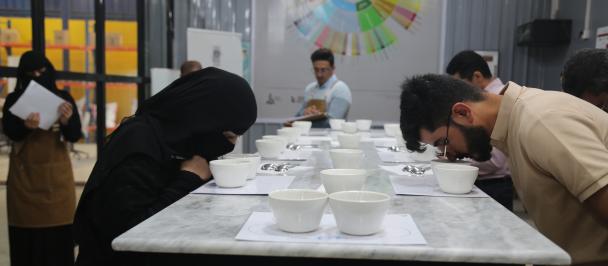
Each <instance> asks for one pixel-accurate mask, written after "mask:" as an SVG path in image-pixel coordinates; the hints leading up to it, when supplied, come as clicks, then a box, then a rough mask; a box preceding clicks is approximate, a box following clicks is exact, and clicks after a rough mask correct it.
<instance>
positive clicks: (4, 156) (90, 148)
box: [0, 144, 533, 266]
mask: <svg viewBox="0 0 608 266" xmlns="http://www.w3.org/2000/svg"><path fill="white" fill-rule="evenodd" d="M75 149H76V150H78V151H82V152H84V154H82V155H83V156H80V157H79V156H76V154H74V153H72V166H73V168H74V179H75V181H76V195H77V199H80V194H81V193H82V188H83V185H84V183H85V182H86V180H87V178H88V177H89V174H90V173H91V170H92V169H93V166H94V165H95V161H96V160H97V147H96V146H95V144H76V145H75ZM84 155H88V157H87V156H84ZM7 173H8V150H7V149H6V148H3V149H0V266H9V265H10V261H9V253H8V252H9V249H8V225H7V221H6V186H5V184H6V176H7ZM513 204H514V208H515V214H516V215H517V216H519V217H520V218H522V219H523V220H525V221H527V222H528V223H529V224H530V225H533V224H532V222H531V221H530V220H529V219H528V217H527V215H526V213H525V211H524V209H523V207H522V205H521V203H520V202H519V201H518V200H515V201H514V203H513Z"/></svg>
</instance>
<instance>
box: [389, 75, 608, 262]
mask: <svg viewBox="0 0 608 266" xmlns="http://www.w3.org/2000/svg"><path fill="white" fill-rule="evenodd" d="M400 108H401V121H400V122H401V130H402V131H403V132H404V137H405V140H406V141H407V142H406V145H407V148H408V149H410V150H421V147H420V146H421V144H420V143H419V142H420V141H421V142H423V143H427V144H432V145H435V146H437V147H438V148H439V149H440V150H445V151H446V156H447V157H448V158H449V159H451V160H454V159H458V158H465V157H469V158H473V159H475V160H477V161H485V160H488V159H490V158H491V151H492V146H494V147H496V148H497V149H499V150H501V151H502V152H504V153H505V154H506V155H507V156H508V158H509V166H510V168H511V174H512V175H511V176H512V179H513V184H514V185H515V189H516V191H517V193H518V195H519V197H520V199H521V200H522V203H523V205H524V206H525V208H526V209H527V211H528V213H529V215H530V217H531V218H532V220H533V221H534V223H535V224H536V227H537V228H538V230H539V231H540V232H541V233H543V234H544V235H545V236H547V237H548V238H549V239H551V240H552V241H553V242H555V243H556V244H557V245H559V246H560V247H561V248H563V249H564V250H566V251H567V252H568V253H569V254H570V256H571V257H572V262H573V264H578V265H582V264H585V265H608V114H607V113H605V112H603V111H602V110H600V109H599V108H596V107H594V106H593V105H590V104H588V103H587V102H585V101H583V100H581V99H578V98H576V97H574V96H572V95H569V94H566V93H562V92H556V91H543V90H539V89H534V88H526V87H523V86H519V85H517V84H515V83H513V82H509V83H507V86H505V88H504V89H503V90H502V92H501V93H500V95H496V94H492V93H487V92H484V91H482V90H480V89H478V88H475V87H473V86H471V85H469V84H467V83H466V82H463V81H461V80H457V79H454V78H451V77H448V76H445V75H434V74H427V75H423V76H416V77H413V78H411V79H407V80H406V81H405V82H404V84H403V85H402V94H401V107H400ZM448 125H449V129H448Z"/></svg>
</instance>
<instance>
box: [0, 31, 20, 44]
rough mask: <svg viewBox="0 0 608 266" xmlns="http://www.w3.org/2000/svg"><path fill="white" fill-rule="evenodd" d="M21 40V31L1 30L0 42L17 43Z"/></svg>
mask: <svg viewBox="0 0 608 266" xmlns="http://www.w3.org/2000/svg"><path fill="white" fill-rule="evenodd" d="M20 39H21V38H20V36H19V31H17V30H16V29H0V42H3V43H16V42H19V40H20Z"/></svg>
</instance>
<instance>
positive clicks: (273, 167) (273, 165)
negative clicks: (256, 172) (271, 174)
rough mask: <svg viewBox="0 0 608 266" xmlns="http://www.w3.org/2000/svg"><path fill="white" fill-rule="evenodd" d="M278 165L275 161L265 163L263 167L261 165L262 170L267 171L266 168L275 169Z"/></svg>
mask: <svg viewBox="0 0 608 266" xmlns="http://www.w3.org/2000/svg"><path fill="white" fill-rule="evenodd" d="M277 167H278V165H276V164H274V163H265V164H262V167H260V169H261V170H263V171H265V170H275V169H277Z"/></svg>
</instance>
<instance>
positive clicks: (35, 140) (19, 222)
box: [6, 125, 76, 228]
mask: <svg viewBox="0 0 608 266" xmlns="http://www.w3.org/2000/svg"><path fill="white" fill-rule="evenodd" d="M6 193H7V199H6V201H7V212H8V224H9V225H11V226H18V227H33V228H39V227H51V226H59V225H67V224H71V223H72V220H73V218H74V210H75V207H76V190H75V187H74V174H73V172H72V164H71V163H70V157H69V153H68V150H67V147H66V144H65V143H64V142H63V141H61V133H60V132H59V128H58V127H57V126H56V125H55V126H54V127H53V128H51V129H50V130H41V129H36V130H34V131H33V132H31V133H30V134H29V135H28V136H27V137H26V138H25V139H24V140H23V141H20V142H17V143H14V144H13V147H12V149H11V154H10V163H9V169H8V180H7V192H6Z"/></svg>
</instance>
